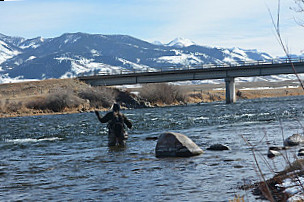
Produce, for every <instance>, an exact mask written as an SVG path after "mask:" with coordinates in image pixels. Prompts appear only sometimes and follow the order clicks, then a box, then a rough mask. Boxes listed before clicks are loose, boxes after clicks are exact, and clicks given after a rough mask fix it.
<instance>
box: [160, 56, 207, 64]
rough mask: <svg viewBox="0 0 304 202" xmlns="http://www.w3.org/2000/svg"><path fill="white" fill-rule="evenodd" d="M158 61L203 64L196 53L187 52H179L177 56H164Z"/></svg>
mask: <svg viewBox="0 0 304 202" xmlns="http://www.w3.org/2000/svg"><path fill="white" fill-rule="evenodd" d="M156 62H158V63H171V64H176V65H178V64H182V65H190V64H203V63H204V61H202V60H201V59H200V58H198V57H196V56H195V55H194V54H185V53H179V54H178V55H176V56H162V57H159V58H158V59H156Z"/></svg>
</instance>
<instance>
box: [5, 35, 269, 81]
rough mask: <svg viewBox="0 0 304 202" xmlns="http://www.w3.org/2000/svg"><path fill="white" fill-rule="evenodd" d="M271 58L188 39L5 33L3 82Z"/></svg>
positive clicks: (266, 55) (254, 52)
mask: <svg viewBox="0 0 304 202" xmlns="http://www.w3.org/2000/svg"><path fill="white" fill-rule="evenodd" d="M271 58H272V57H271V56H270V55H269V54H267V53H263V52H259V51H257V50H244V49H241V48H231V49H229V48H216V47H208V46H201V45H197V44H195V43H194V42H192V41H190V40H188V39H182V38H177V39H175V40H173V41H171V42H169V43H168V44H161V43H157V44H154V43H149V42H146V41H143V40H140V39H137V38H134V37H131V36H127V35H102V34H86V33H66V34H63V35H61V36H59V37H54V38H47V39H44V38H42V37H36V38H33V39H25V38H22V37H11V36H5V35H3V34H0V83H5V82H10V81H12V80H13V81H17V80H24V79H36V80H41V79H49V78H71V77H75V76H79V75H90V74H93V73H102V74H113V73H119V72H121V71H135V70H147V69H149V71H154V70H157V69H158V68H162V69H166V68H174V67H175V66H181V65H186V66H187V65H202V64H210V63H212V64H237V63H239V62H241V61H253V60H254V61H256V60H269V59H271Z"/></svg>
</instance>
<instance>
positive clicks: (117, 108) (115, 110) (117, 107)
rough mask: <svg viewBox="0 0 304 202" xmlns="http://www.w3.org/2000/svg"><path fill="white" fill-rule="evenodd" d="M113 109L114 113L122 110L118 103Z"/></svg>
mask: <svg viewBox="0 0 304 202" xmlns="http://www.w3.org/2000/svg"><path fill="white" fill-rule="evenodd" d="M112 109H113V111H114V112H118V111H119V110H120V105H119V104H117V103H114V104H113V107H112Z"/></svg>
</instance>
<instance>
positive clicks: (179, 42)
mask: <svg viewBox="0 0 304 202" xmlns="http://www.w3.org/2000/svg"><path fill="white" fill-rule="evenodd" d="M192 45H196V44H195V43H194V42H193V41H191V40H190V39H185V38H182V37H178V38H176V39H174V40H172V41H170V42H169V43H168V44H167V46H172V47H176V48H184V47H188V46H192Z"/></svg>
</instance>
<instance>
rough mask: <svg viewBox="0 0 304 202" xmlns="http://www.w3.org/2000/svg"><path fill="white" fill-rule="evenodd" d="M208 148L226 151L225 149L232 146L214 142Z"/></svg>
mask: <svg viewBox="0 0 304 202" xmlns="http://www.w3.org/2000/svg"><path fill="white" fill-rule="evenodd" d="M207 150H213V151H224V150H230V148H229V147H228V146H226V145H222V144H213V145H211V146H210V147H209V148H207Z"/></svg>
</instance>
